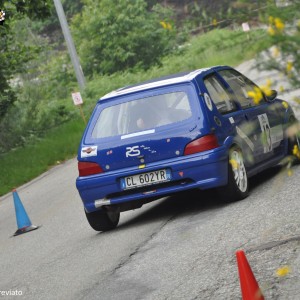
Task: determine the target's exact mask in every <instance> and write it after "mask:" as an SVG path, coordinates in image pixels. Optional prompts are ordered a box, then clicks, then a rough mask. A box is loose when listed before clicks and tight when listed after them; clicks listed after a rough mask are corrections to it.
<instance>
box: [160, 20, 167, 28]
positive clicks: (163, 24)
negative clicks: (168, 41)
mask: <svg viewBox="0 0 300 300" xmlns="http://www.w3.org/2000/svg"><path fill="white" fill-rule="evenodd" d="M159 23H160V25H161V26H162V27H163V28H164V29H167V23H166V22H165V21H160V22H159Z"/></svg>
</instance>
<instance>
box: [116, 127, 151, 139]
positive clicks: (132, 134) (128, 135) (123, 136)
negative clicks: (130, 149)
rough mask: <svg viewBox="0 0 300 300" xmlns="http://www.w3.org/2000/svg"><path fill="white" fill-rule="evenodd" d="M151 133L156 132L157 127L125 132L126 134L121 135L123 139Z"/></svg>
mask: <svg viewBox="0 0 300 300" xmlns="http://www.w3.org/2000/svg"><path fill="white" fill-rule="evenodd" d="M151 133H155V129H150V130H144V131H139V132H134V133H130V134H125V135H122V136H121V140H124V139H129V138H132V137H135V136H140V135H145V134H151Z"/></svg>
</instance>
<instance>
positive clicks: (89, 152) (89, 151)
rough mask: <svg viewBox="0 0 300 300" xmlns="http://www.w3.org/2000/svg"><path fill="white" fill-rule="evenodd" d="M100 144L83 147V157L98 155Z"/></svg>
mask: <svg viewBox="0 0 300 300" xmlns="http://www.w3.org/2000/svg"><path fill="white" fill-rule="evenodd" d="M97 150H98V146H88V147H83V148H82V149H81V158H84V157H90V156H97Z"/></svg>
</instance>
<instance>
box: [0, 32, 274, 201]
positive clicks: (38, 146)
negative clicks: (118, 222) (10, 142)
mask: <svg viewBox="0 0 300 300" xmlns="http://www.w3.org/2000/svg"><path fill="white" fill-rule="evenodd" d="M269 46H270V42H269V41H268V39H267V38H266V35H265V33H264V32H263V31H261V30H257V31H253V32H251V35H247V34H246V33H244V32H242V31H229V30H214V31H211V32H209V33H207V34H205V35H202V36H197V37H193V38H192V39H191V40H190V41H189V43H188V44H186V45H184V46H183V47H182V49H181V50H179V53H177V54H174V55H171V56H168V57H166V58H165V59H164V60H163V61H162V66H160V67H157V66H156V67H153V68H152V69H150V70H148V71H147V72H145V71H139V72H134V73H131V72H126V71H125V72H123V73H118V74H113V75H111V76H96V77H94V79H93V80H91V81H89V82H88V84H87V88H86V90H85V92H84V94H83V96H84V99H85V105H84V111H85V115H86V116H89V115H90V113H91V112H92V109H93V108H94V105H95V103H96V100H97V99H98V98H100V97H101V96H103V95H104V94H106V93H107V92H109V91H112V90H114V89H116V88H119V87H122V86H125V85H129V84H133V83H137V82H140V81H144V80H148V79H151V78H155V77H159V76H163V75H168V74H172V73H177V72H182V71H187V70H193V69H198V68H205V67H208V66H213V65H230V66H233V67H234V66H236V65H238V64H239V63H241V62H243V61H245V60H248V59H250V58H253V57H255V55H256V54H257V53H259V52H261V51H262V50H264V49H266V48H268V47H269ZM66 101H67V102H68V101H69V99H68V100H66ZM78 115H79V113H78ZM83 130H84V123H83V120H82V119H81V118H80V117H79V116H78V118H77V119H74V120H72V121H70V122H68V123H65V124H63V125H61V126H60V127H59V128H54V129H52V130H51V131H49V132H48V134H47V136H45V137H44V138H42V139H40V140H39V141H36V142H34V143H31V144H28V145H27V146H26V147H24V148H18V149H16V150H13V151H10V152H9V153H7V154H5V155H2V156H0V164H1V172H0V195H4V194H6V193H7V192H10V191H11V190H12V189H13V188H16V187H18V186H20V185H22V184H24V183H26V182H28V181H30V180H31V179H33V178H35V177H37V176H38V175H40V174H42V173H43V172H45V171H46V170H48V169H49V168H50V167H51V166H53V165H56V164H57V163H59V162H62V161H64V160H67V159H69V158H73V157H75V155H76V153H77V149H78V145H79V142H80V138H81V135H82V132H83Z"/></svg>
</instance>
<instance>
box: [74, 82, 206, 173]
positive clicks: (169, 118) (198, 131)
mask: <svg viewBox="0 0 300 300" xmlns="http://www.w3.org/2000/svg"><path fill="white" fill-rule="evenodd" d="M206 122H207V121H206V119H205V117H204V114H203V113H202V111H201V109H200V102H199V99H198V97H197V93H196V91H195V88H194V86H193V85H192V84H185V85H179V86H176V87H172V88H170V87H169V88H160V89H159V90H155V91H153V90H152V91H148V92H143V93H137V94H134V95H126V96H122V97H116V98H113V99H107V100H103V101H101V100H100V101H99V102H98V104H97V107H96V108H95V110H94V113H93V116H92V118H91V120H90V122H89V125H88V127H87V130H86V132H85V134H84V137H83V139H82V144H81V149H80V152H79V156H78V159H79V160H80V161H92V162H96V163H98V164H99V165H100V166H101V168H102V169H103V171H113V170H117V169H122V168H130V167H133V166H137V165H141V164H149V163H154V162H157V161H163V160H166V159H172V158H176V157H180V156H182V155H184V151H185V147H186V145H187V144H188V143H189V142H191V141H193V140H195V139H196V138H199V137H200V136H203V135H207V134H209V129H208V128H210V126H208V124H207V123H206Z"/></svg>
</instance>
